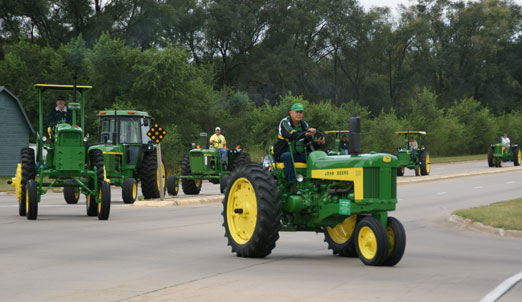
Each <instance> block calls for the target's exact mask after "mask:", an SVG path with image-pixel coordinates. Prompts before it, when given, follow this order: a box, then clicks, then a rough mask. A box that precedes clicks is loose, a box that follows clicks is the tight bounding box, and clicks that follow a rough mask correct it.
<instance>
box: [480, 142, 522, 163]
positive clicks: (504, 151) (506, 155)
mask: <svg viewBox="0 0 522 302" xmlns="http://www.w3.org/2000/svg"><path fill="white" fill-rule="evenodd" d="M521 158H522V153H521V151H520V147H519V146H518V145H517V144H514V145H511V147H510V148H506V147H504V146H503V145H502V144H501V143H498V144H492V145H491V146H489V150H488V166H489V167H497V168H501V167H502V163H503V162H508V161H513V165H515V166H520V160H521Z"/></svg>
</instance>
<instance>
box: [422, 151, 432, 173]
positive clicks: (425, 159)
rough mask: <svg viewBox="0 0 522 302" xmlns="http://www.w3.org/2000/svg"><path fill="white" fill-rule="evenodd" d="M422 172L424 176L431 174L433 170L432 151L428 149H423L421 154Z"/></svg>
mask: <svg viewBox="0 0 522 302" xmlns="http://www.w3.org/2000/svg"><path fill="white" fill-rule="evenodd" d="M420 160H421V163H420V174H421V175H422V176H425V175H430V170H431V160H430V153H429V152H428V151H426V150H424V151H422V153H421V155H420Z"/></svg>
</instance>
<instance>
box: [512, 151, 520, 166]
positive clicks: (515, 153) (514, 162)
mask: <svg viewBox="0 0 522 302" xmlns="http://www.w3.org/2000/svg"><path fill="white" fill-rule="evenodd" d="M519 150H520V147H513V165H514V166H515V167H516V166H520V161H519V160H518V152H519Z"/></svg>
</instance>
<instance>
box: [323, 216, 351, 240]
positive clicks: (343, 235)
mask: <svg viewBox="0 0 522 302" xmlns="http://www.w3.org/2000/svg"><path fill="white" fill-rule="evenodd" d="M356 222H357V215H352V216H350V217H348V218H346V219H345V220H344V221H343V222H341V223H339V224H338V225H336V226H335V227H333V228H331V227H326V231H327V232H328V236H330V238H332V240H333V241H334V242H335V243H337V244H343V243H346V242H347V241H348V239H350V237H352V234H353V230H354V229H355V223H356Z"/></svg>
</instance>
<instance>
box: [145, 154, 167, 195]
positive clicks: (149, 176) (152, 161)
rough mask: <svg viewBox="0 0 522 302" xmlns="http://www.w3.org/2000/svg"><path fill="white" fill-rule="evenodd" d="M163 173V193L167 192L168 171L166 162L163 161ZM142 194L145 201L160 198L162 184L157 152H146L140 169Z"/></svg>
mask: <svg viewBox="0 0 522 302" xmlns="http://www.w3.org/2000/svg"><path fill="white" fill-rule="evenodd" d="M161 169H162V170H161V172H162V176H163V177H162V179H161V180H162V181H163V192H164V193H165V192H166V190H167V186H166V182H165V180H166V179H167V177H168V175H167V169H165V161H163V160H162V161H161ZM140 179H141V192H142V193H143V197H145V199H151V198H159V197H160V189H159V187H160V182H159V170H158V157H157V155H156V152H145V153H144V154H143V160H142V161H141V167H140Z"/></svg>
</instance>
